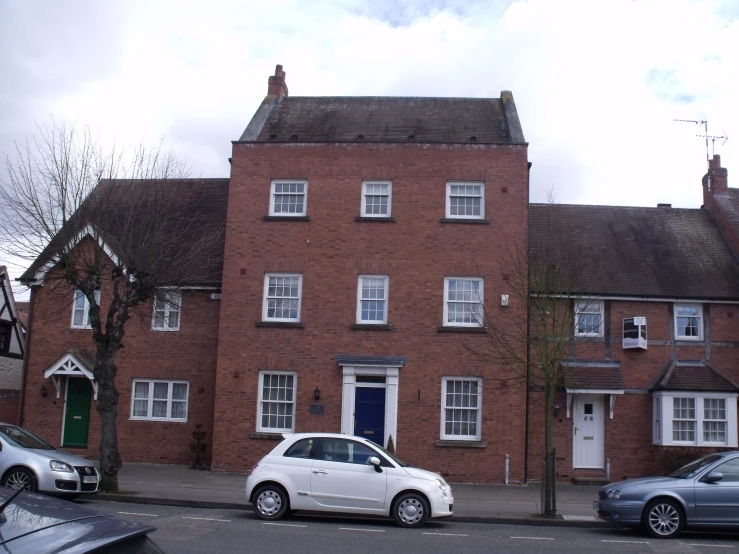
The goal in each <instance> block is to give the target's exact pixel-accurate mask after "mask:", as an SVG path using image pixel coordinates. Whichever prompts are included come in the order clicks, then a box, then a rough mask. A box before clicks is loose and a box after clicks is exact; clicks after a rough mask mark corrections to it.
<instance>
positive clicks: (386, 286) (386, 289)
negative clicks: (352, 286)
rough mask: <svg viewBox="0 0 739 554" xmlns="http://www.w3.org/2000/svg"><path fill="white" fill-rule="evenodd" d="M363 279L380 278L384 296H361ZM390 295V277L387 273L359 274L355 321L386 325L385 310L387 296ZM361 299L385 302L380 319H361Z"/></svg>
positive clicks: (386, 308)
mask: <svg viewBox="0 0 739 554" xmlns="http://www.w3.org/2000/svg"><path fill="white" fill-rule="evenodd" d="M365 279H382V280H383V281H384V282H385V284H384V287H383V288H384V293H385V295H384V297H383V298H382V299H380V298H362V285H363V282H364V280H365ZM389 296H390V277H389V276H387V275H360V276H359V279H358V280H357V323H360V324H364V325H386V324H387V311H388V297H389ZM363 300H382V301H383V302H384V303H385V308H384V310H383V314H382V320H377V319H362V301H363Z"/></svg>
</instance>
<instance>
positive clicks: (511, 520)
mask: <svg viewBox="0 0 739 554" xmlns="http://www.w3.org/2000/svg"><path fill="white" fill-rule="evenodd" d="M85 499H86V500H103V501H107V502H124V503H128V504H152V505H158V506H177V507H180V508H206V509H221V510H242V511H248V512H251V511H252V509H251V504H246V503H240V502H211V501H209V500H190V499H178V498H156V497H151V496H134V495H127V494H107V493H106V494H96V495H91V496H87V497H85ZM307 513H308V512H306V514H307ZM318 513H319V512H310V514H311V515H316V514H318ZM352 517H356V516H354V515H353V514H352ZM432 521H433V520H432ZM435 521H437V522H438V521H454V522H458V523H486V524H494V525H531V526H535V527H582V528H591V529H614V528H618V527H619V526H618V525H615V524H613V523H608V522H606V521H600V520H593V521H581V520H567V519H543V518H537V517H528V516H526V517H505V516H490V517H486V516H451V517H449V518H443V519H441V520H435Z"/></svg>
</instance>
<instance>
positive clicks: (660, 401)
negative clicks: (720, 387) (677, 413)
mask: <svg viewBox="0 0 739 554" xmlns="http://www.w3.org/2000/svg"><path fill="white" fill-rule="evenodd" d="M653 396H654V399H655V400H654V402H653V404H652V406H653V408H652V409H653V412H652V424H653V427H654V431H653V436H652V442H653V444H661V445H663V446H721V447H727V448H736V447H737V446H738V445H737V396H739V395H737V393H730V392H697V391H656V392H655V393H654V394H653ZM675 398H693V399H695V441H676V440H674V439H673V434H672V431H673V429H672V421H673V413H674V412H673V400H674V399H675ZM707 398H719V399H724V401H725V405H726V420H725V421H726V441H724V442H713V441H706V440H704V439H703V422H704V421H705V406H704V400H705V399H707ZM657 410H659V414H658V413H657ZM658 427H659V432H658V430H657V428H658Z"/></svg>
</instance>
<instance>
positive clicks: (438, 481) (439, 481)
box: [436, 479, 446, 492]
mask: <svg viewBox="0 0 739 554" xmlns="http://www.w3.org/2000/svg"><path fill="white" fill-rule="evenodd" d="M436 484H437V485H439V488H440V489H441V490H442V491H444V492H446V483H445V482H444V481H442V480H441V479H437V480H436Z"/></svg>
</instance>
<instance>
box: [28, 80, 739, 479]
mask: <svg viewBox="0 0 739 554" xmlns="http://www.w3.org/2000/svg"><path fill="white" fill-rule="evenodd" d="M527 147H528V145H527V143H526V142H525V140H524V136H523V132H522V130H521V125H520V123H519V119H518V115H517V112H516V107H515V105H514V102H513V97H512V95H511V93H510V92H505V91H504V92H503V93H501V97H500V98H493V99H468V98H386V97H294V96H292V97H291V96H288V90H287V85H286V83H285V74H284V72H283V71H282V68H281V66H278V67H277V70H276V72H275V75H273V76H271V77H270V78H269V85H268V95H267V96H266V97H265V99H264V101H263V102H262V104H261V105H260V106H259V108H258V110H257V112H256V113H255V115H254V117H253V118H252V120H251V121H250V122H249V124H248V126H247V128H246V130H245V131H244V133H243V135H242V136H241V138H240V139H239V140H238V141H235V142H234V143H233V154H232V159H231V164H232V165H231V176H230V179H229V180H226V179H214V180H183V181H181V182H180V185H181V186H182V189H183V191H189V190H198V191H200V193H201V194H200V196H198V195H193V196H192V197H193V198H196V200H193V210H196V209H198V208H202V207H210V208H213V207H214V206H215V207H216V208H218V209H215V208H214V209H213V210H212V218H213V221H222V222H224V223H225V226H226V235H225V245H224V248H223V263H222V274H219V276H218V280H217V282H216V281H214V282H212V283H209V284H207V285H204V284H203V283H199V284H197V285H193V284H189V283H183V284H182V287H180V288H178V289H175V290H168V291H165V293H166V294H168V295H171V297H168V298H167V301H166V302H163V303H157V302H155V303H154V305H149V306H146V307H144V308H143V311H142V317H141V318H140V319H139V320H135V319H134V320H131V321H130V322H129V324H128V326H129V327H128V330H127V335H126V348H125V349H124V350H122V351H121V353H120V354H119V357H118V360H117V366H118V376H117V386H118V388H119V390H120V393H121V396H120V402H119V411H118V416H119V417H118V422H119V441H120V447H121V455H122V457H123V460H124V462H125V461H129V462H134V461H145V462H165V463H186V462H188V461H190V460H191V455H190V452H189V448H188V445H189V442H190V441H191V438H190V434H191V432H192V429H193V427H194V426H195V425H196V424H200V425H202V426H203V428H204V429H205V430H206V432H207V438H206V443H207V444H208V451H207V455H206V459H207V461H208V462H210V463H212V466H213V468H214V469H218V470H237V471H243V470H248V469H249V468H250V467H251V466H252V465H253V464H254V463H255V462H256V461H257V460H258V459H259V458H260V457H261V456H262V455H263V454H264V453H266V452H267V451H268V450H269V449H271V448H272V447H273V446H274V445H275V441H276V440H279V438H280V436H281V434H282V433H284V432H300V431H331V432H343V433H347V434H358V435H361V436H365V437H368V438H371V439H373V440H375V441H376V442H378V443H380V444H383V445H387V444H388V442H389V440H390V438H391V437H392V442H393V443H394V445H395V448H396V450H397V453H398V456H399V457H401V458H402V459H404V460H406V461H408V462H409V463H411V464H414V465H419V466H422V467H426V468H429V469H432V470H435V471H438V472H441V473H442V474H444V475H445V476H446V477H448V478H449V479H450V480H454V481H467V482H471V481H477V482H501V481H503V479H504V478H505V469H506V458H507V457H508V460H509V462H510V465H509V469H510V472H509V475H508V477H509V479H510V480H512V481H522V480H524V479H526V478H527V477H528V478H538V477H539V474H540V472H539V468H540V466H541V453H542V423H541V419H542V416H543V410H542V409H541V407H540V396H539V395H538V393H537V392H536V391H529V394H527V391H526V387H525V386H524V385H523V383H522V382H521V381H520V380H518V379H516V378H515V375H512V374H511V373H510V371H509V370H507V369H505V368H504V367H502V366H499V365H495V364H490V363H482V362H481V361H479V359H478V358H477V357H475V356H473V355H472V354H471V350H480V349H482V348H483V346H484V344H485V341H487V340H488V337H487V335H486V333H485V329H484V326H482V325H481V321H482V319H483V318H482V314H483V313H484V314H485V317H493V318H495V317H496V314H502V313H503V312H502V310H505V311H506V312H507V313H511V311H513V312H514V313H517V314H519V315H521V316H523V317H525V314H526V306H525V305H524V303H522V302H521V303H517V302H515V301H513V300H512V298H513V297H512V296H510V292H511V291H510V287H511V283H510V275H509V273H510V269H509V268H508V267H507V266H506V261H505V260H506V253H507V252H510V251H512V250H513V251H515V250H519V251H523V252H526V251H527V246H528V245H529V241H530V246H531V255H532V256H535V255H536V252H537V249H541V248H543V247H547V245H550V244H557V245H559V247H561V246H562V245H565V246H567V245H570V244H573V245H578V246H579V247H581V248H584V249H587V250H588V251H589V252H590V253H591V255H592V258H593V265H594V267H595V266H597V267H600V268H601V270H602V271H600V272H599V273H598V275H599V276H600V280H597V281H594V282H595V283H596V284H597V286H596V287H595V288H592V289H588V290H587V291H583V295H582V299H583V300H584V301H585V302H584V305H583V306H579V307H576V306H575V305H574V303H573V305H572V309H573V310H576V309H577V317H576V321H577V323H576V325H575V328H574V329H573V333H572V337H571V345H572V347H571V354H572V355H571V356H570V358H569V359H566V360H563V365H564V366H565V367H566V368H567V372H566V377H565V381H564V382H563V383H562V393H561V395H560V396H559V399H558V408H557V409H556V415H557V420H556V423H555V442H556V445H557V450H558V453H559V456H561V458H560V460H559V462H558V471H559V475H560V477H561V478H563V479H565V478H570V477H573V476H577V475H578V474H580V475H582V474H583V473H584V472H585V471H588V472H592V471H593V470H595V473H596V474H597V475H601V474H602V475H604V476H605V473H606V471H607V470H608V469H610V475H611V476H612V477H613V478H620V477H621V476H627V475H628V476H634V475H639V474H644V473H649V472H651V471H653V468H654V466H655V461H654V460H655V457H656V456H658V455H659V454H660V452H661V451H662V450H664V449H665V448H671V447H672V446H674V445H677V444H679V445H680V446H688V445H690V447H691V448H695V449H696V450H701V449H704V448H719V447H732V446H736V441H737V423H736V422H737V415H736V407H737V392H738V391H739V389H737V387H736V385H735V384H734V383H736V382H737V381H739V368H738V367H737V361H739V349H738V348H737V344H739V326H737V325H736V324H735V322H736V319H735V318H736V317H739V313H738V312H737V308H738V307H739V263H737V260H736V257H735V252H736V250H734V251H732V250H731V247H730V245H732V244H733V243H732V240H735V239H736V236H737V233H736V229H737V226H736V222H737V219H736V216H735V214H738V213H739V209H737V206H739V203H738V202H737V199H739V195H736V196H735V195H733V191H732V189H728V187H727V179H726V172H725V170H721V169H720V162H719V161H718V159H714V162H713V165H712V167H711V171H709V176H710V179H709V181H710V182H711V186H710V187H708V186H707V185H706V195H707V196H706V201H705V204H706V209H702V210H677V209H671V208H655V209H652V208H614V207H600V206H541V205H536V204H534V205H529V202H528V194H529V191H528V188H529V185H528V176H529V167H530V164H529V161H528V155H527V149H528V148H527ZM722 172H723V173H722ZM722 176H723V177H722ZM722 178H723V181H721V179H722ZM704 181H705V180H704ZM721 183H723V185H722V184H721ZM722 186H723V188H722ZM226 205H227V208H226ZM732 206H733V208H734V211H731V209H730V208H731V207H732ZM732 214H734V215H732ZM732 233H734V234H733V235H732ZM529 235H530V236H529ZM552 241H554V242H552ZM37 269H38V268H35V269H34V268H32V270H30V271H29V272H28V273H27V274H26V275H25V276H24V278H25V279H26V281H27V282H33V283H34V286H33V292H32V302H31V308H30V309H31V318H30V319H31V322H30V325H31V327H32V334H31V340H30V343H29V349H28V351H29V360H28V367H27V373H26V386H25V389H24V391H25V392H24V398H25V406H24V410H23V414H22V417H23V424H24V425H25V426H27V427H29V428H30V429H32V430H34V431H36V432H38V433H39V434H41V435H42V436H43V437H44V438H46V439H47V440H49V441H50V442H52V443H53V444H55V445H58V446H62V447H64V448H78V449H81V450H82V452H83V453H86V454H87V455H89V456H91V457H95V455H96V451H97V444H98V440H99V435H98V433H99V430H98V427H97V426H98V418H97V416H96V415H95V414H93V413H92V408H93V407H94V405H95V386H96V385H95V380H94V376H93V375H92V372H91V368H92V365H91V362H90V356H89V352H91V351H92V348H91V340H90V336H89V333H90V331H89V330H88V329H87V326H86V319H85V318H86V306H85V302H84V299H83V298H79V297H78V295H77V294H76V293H75V292H74V291H72V290H60V289H58V288H50V287H44V286H42V283H43V275H39V274H38V272H37V271H36V270H37ZM220 269H221V268H219V270H220ZM51 271H53V269H52V270H51ZM101 295H102V297H103V299H104V298H105V295H106V291H105V290H103V291H101ZM103 301H104V300H103ZM631 318H637V320H636V323H637V324H641V323H645V325H642V327H639V328H634V327H633V324H634V323H635V322H634V321H633V320H632V321H631V324H632V327H630V328H628V329H627V331H628V333H627V335H626V339H628V340H624V333H623V328H624V319H631ZM638 318H643V319H645V320H646V322H644V321H642V320H639V319H638ZM645 328H648V334H647V336H646V337H642V335H641V334H640V333H641V332H642V329H645ZM634 333H636V334H635V335H634ZM640 338H641V339H642V340H640ZM585 339H587V340H585ZM631 346H634V347H633V348H632V347H631ZM518 354H519V355H520V356H523V357H525V356H526V352H525V349H524V351H523V352H518ZM686 387H687V388H686ZM70 394H71V395H72V396H71V400H70ZM527 401H528V403H529V405H528V407H527ZM675 414H678V415H680V416H681V417H679V418H676V417H675ZM584 416H588V418H591V417H592V424H589V423H588V425H589V427H588V428H587V429H586V430H584V428H583V427H580V424H579V423H578V421H579V419H578V418H581V417H584ZM682 416H685V417H682ZM709 416H710V417H709ZM714 416H715V417H714ZM587 421H588V422H590V421H591V419H588V420H587ZM676 422H677V423H676ZM70 426H71V427H70ZM70 428H71V431H70ZM691 429H692V434H691ZM676 432H677V435H675V434H674V433H676ZM578 433H579V434H578ZM674 436H676V437H677V438H678V439H679V440H676V439H672V438H671V437H674ZM579 437H591V438H590V439H588V441H587V442H585V441H584V439H583V440H580V439H579ZM706 437H708V438H709V439H711V440H708V441H707V440H706ZM709 443H710V444H709ZM527 453H528V460H527V459H526V457H527Z"/></svg>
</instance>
